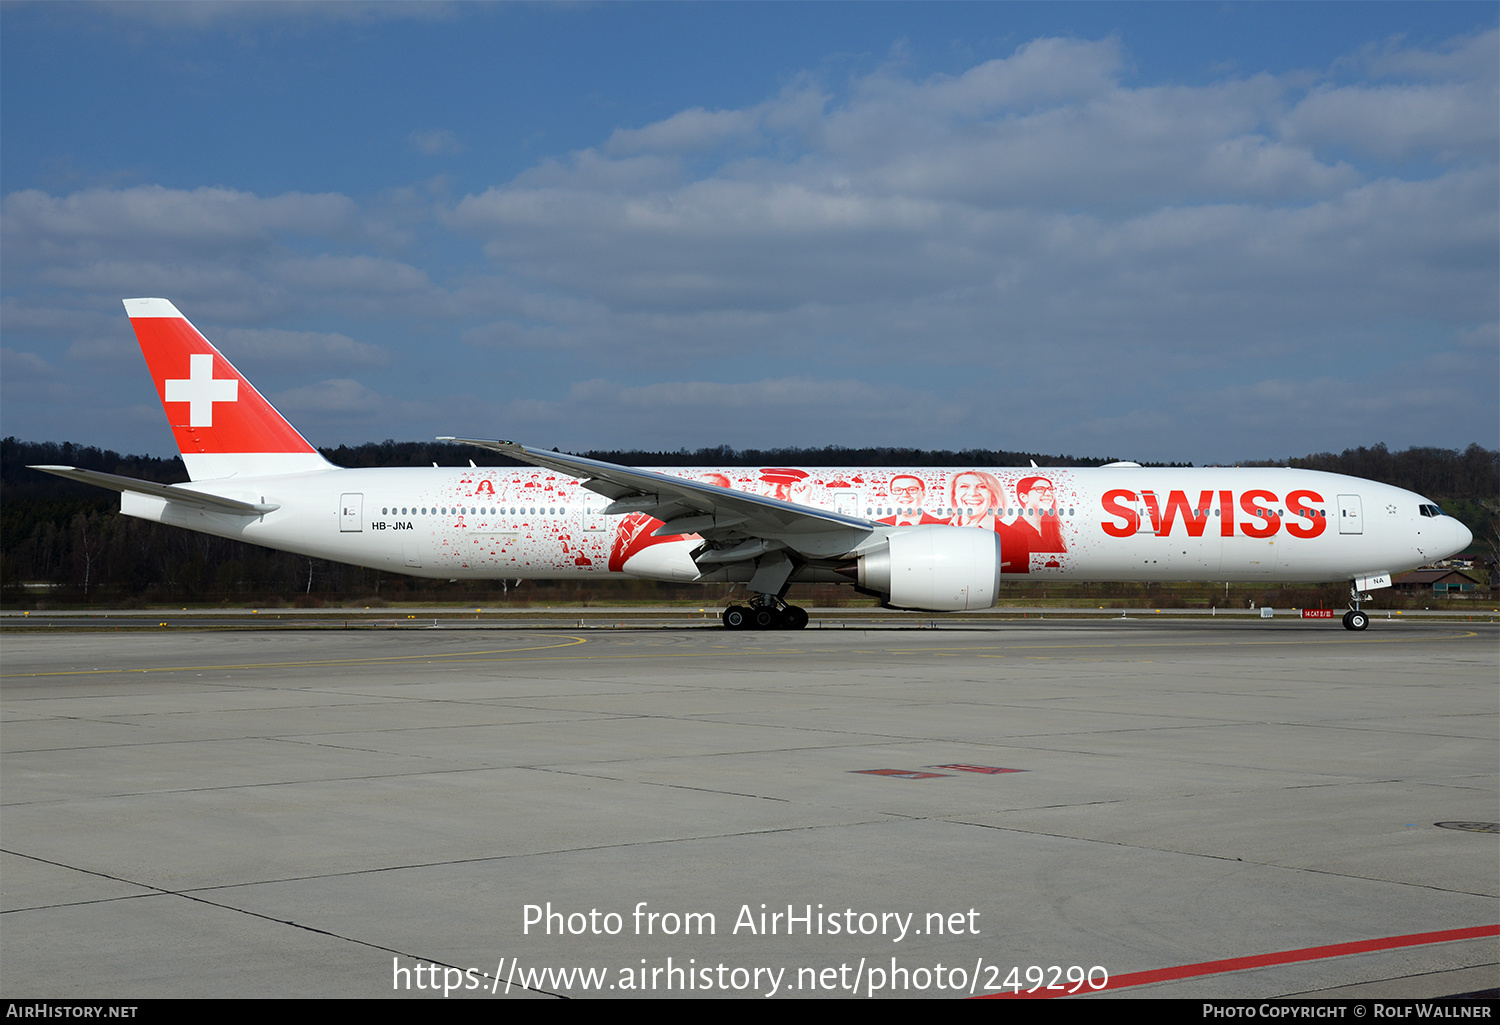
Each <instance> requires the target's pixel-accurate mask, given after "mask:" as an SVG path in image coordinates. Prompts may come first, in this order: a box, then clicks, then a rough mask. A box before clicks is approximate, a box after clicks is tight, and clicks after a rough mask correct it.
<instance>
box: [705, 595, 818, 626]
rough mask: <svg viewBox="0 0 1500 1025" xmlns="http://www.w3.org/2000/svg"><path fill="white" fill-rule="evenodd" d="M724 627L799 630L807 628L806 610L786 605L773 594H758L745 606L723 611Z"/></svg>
mask: <svg viewBox="0 0 1500 1025" xmlns="http://www.w3.org/2000/svg"><path fill="white" fill-rule="evenodd" d="M724 626H725V627H726V628H727V629H730V630H801V629H802V628H804V627H805V626H807V610H806V609H804V608H801V607H800V606H797V605H788V604H787V603H786V602H784V601H782V600H781V599H780V598H778V597H776V596H775V595H774V594H758V595H756V596H755V597H754V598H751V599H750V601H749V602H748V603H747V604H744V605H731V606H729V608H727V609H725V610H724Z"/></svg>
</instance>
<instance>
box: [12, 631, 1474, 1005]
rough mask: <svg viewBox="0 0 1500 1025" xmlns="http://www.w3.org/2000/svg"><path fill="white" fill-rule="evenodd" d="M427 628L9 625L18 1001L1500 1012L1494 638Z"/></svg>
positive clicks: (1453, 634)
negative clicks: (550, 1000)
mask: <svg viewBox="0 0 1500 1025" xmlns="http://www.w3.org/2000/svg"><path fill="white" fill-rule="evenodd" d="M290 611H291V610H283V612H282V614H289V613H290ZM407 614H408V613H406V612H402V613H401V614H400V615H401V616H403V617H404V616H405V615H407ZM152 615H156V613H152ZM381 615H382V616H384V617H385V618H387V619H389V620H390V621H392V622H394V621H395V619H396V615H395V614H394V613H392V612H389V611H382V612H381ZM572 615H573V613H572V612H568V613H564V614H563V615H562V619H563V620H566V619H567V618H568V617H569V616H572ZM430 618H437V619H438V622H436V623H431V624H425V625H424V626H423V627H422V628H420V629H418V628H416V627H415V621H413V623H412V624H406V625H405V628H402V629H391V628H380V627H379V626H378V625H371V624H370V623H356V624H355V626H353V627H351V628H349V629H347V630H346V629H301V630H292V629H285V628H283V629H275V628H272V629H265V628H259V629H252V628H247V627H245V626H243V625H242V624H239V623H233V624H225V625H227V626H232V627H233V628H232V629H224V628H222V627H221V628H219V629H210V628H207V627H205V626H203V625H202V624H201V623H199V622H197V621H196V620H195V621H194V624H192V625H189V624H188V623H187V622H186V621H183V622H181V623H178V624H176V625H168V626H166V627H159V626H158V627H151V626H150V625H149V624H144V625H143V624H142V623H139V622H133V621H132V622H131V623H128V624H126V628H125V629H121V630H115V629H113V627H110V628H107V629H101V628H99V627H98V626H97V624H94V625H84V626H83V628H82V629H69V628H67V626H66V625H57V626H46V625H41V626H38V625H36V624H31V625H30V626H28V627H27V628H25V629H12V630H8V631H7V634H6V636H5V639H4V643H3V654H0V672H3V676H0V980H3V988H4V990H5V995H6V996H8V997H26V998H48V997H58V998H62V997H80V996H107V997H110V998H117V999H140V998H152V997H188V996H210V997H216V996H225V997H229V996H235V997H274V996H342V997H378V996H390V995H397V996H411V997H425V998H431V997H433V996H434V989H433V988H432V987H434V986H435V987H437V989H436V993H437V995H438V996H439V998H441V993H442V991H443V988H444V985H445V984H446V985H448V986H450V987H457V988H456V989H453V991H452V993H451V997H450V998H458V997H462V996H470V997H476V996H478V997H483V998H486V999H501V998H503V997H504V996H505V995H506V994H507V993H508V996H509V998H512V999H514V998H518V997H546V996H555V995H566V996H575V997H576V996H585V995H603V996H606V997H622V996H626V997H628V996H634V995H647V996H669V995H670V996H683V995H685V996H691V997H702V996H721V995H730V996H752V995H753V996H762V997H764V996H767V995H769V994H771V993H773V992H774V994H775V996H777V997H786V996H814V995H820V996H850V995H853V994H855V993H858V995H860V996H865V995H874V996H913V997H927V998H932V997H952V996H964V995H978V994H984V993H986V992H989V993H994V992H1001V991H1008V990H1006V987H1005V984H1006V982H1007V981H1008V980H1009V981H1012V982H1014V983H1016V984H1019V985H1020V986H1022V987H1023V988H1027V987H1030V986H1031V985H1033V984H1034V982H1035V981H1036V980H1037V979H1038V978H1040V979H1041V980H1042V981H1043V982H1044V983H1056V984H1059V985H1062V986H1064V987H1065V988H1074V987H1076V988H1078V989H1079V990H1080V991H1081V992H1082V993H1089V992H1090V988H1089V985H1088V984H1089V983H1090V982H1099V981H1101V980H1102V977H1103V973H1107V974H1108V976H1109V977H1110V979H1111V980H1114V981H1113V984H1112V985H1113V986H1114V987H1116V988H1110V989H1107V990H1105V991H1104V992H1102V993H1098V994H1095V997H1096V998H1107V997H1109V996H1120V997H1130V996H1157V997H1159V996H1168V997H1194V998H1201V997H1210V996H1212V997H1244V998H1255V999H1259V998H1273V997H1294V996H1304V997H1381V998H1402V997H1406V998H1425V997H1437V996H1443V995H1450V994H1458V993H1469V992H1473V991H1477V990H1484V989H1489V988H1493V987H1495V986H1497V985H1500V938H1497V935H1496V933H1497V930H1496V928H1495V926H1496V925H1497V924H1500V900H1497V896H1500V894H1497V891H1500V835H1497V834H1496V833H1495V832H1494V831H1493V830H1494V828H1495V827H1494V824H1495V822H1496V821H1497V820H1500V798H1497V784H1496V775H1497V768H1500V701H1497V686H1496V683H1497V665H1496V663H1497V644H1496V641H1497V636H1500V631H1497V628H1496V627H1495V626H1494V625H1493V624H1490V623H1467V622H1463V623H1458V622H1426V621H1421V620H1416V619H1412V618H1409V617H1408V618H1404V619H1402V620H1390V621H1387V620H1381V619H1377V620H1376V621H1375V622H1374V623H1373V624H1372V626H1371V628H1370V629H1369V631H1367V632H1366V633H1363V634H1352V633H1348V632H1346V631H1344V630H1342V629H1340V627H1339V625H1338V621H1337V620H1334V621H1332V622H1328V621H1323V622H1317V621H1311V622H1302V621H1298V620H1293V619H1289V618H1276V619H1271V620H1261V619H1247V618H1245V617H1238V618H1235V619H1228V618H1224V617H1219V618H1212V619H1206V620H1205V619H1199V620H1196V621H1182V620H1162V619H1153V618H1150V617H1141V616H1129V617H1127V618H1124V619H1120V618H1110V619H1093V620H1066V619H1059V618H1055V617H1054V618H1050V619H1045V620H1035V621H1031V620H1020V621H1017V620H1015V619H1014V618H1009V617H1007V618H1006V619H1004V620H1001V619H992V620H989V621H985V622H977V623H960V622H956V621H953V620H947V619H945V620H942V621H940V622H939V623H938V624H937V628H936V629H934V628H930V627H927V628H923V625H922V621H921V619H920V618H918V619H916V620H913V621H909V622H907V621H902V622H897V621H895V620H889V619H886V620H880V619H878V618H877V619H862V618H861V617H860V616H858V615H853V616H847V617H844V618H843V619H839V618H838V617H837V616H833V615H832V614H830V617H828V618H825V619H824V620H823V621H822V622H821V624H820V625H821V627H822V628H820V629H809V630H807V631H800V632H773V633H742V632H729V631H725V630H722V629H703V628H699V627H701V626H707V625H708V623H707V621H705V622H704V623H701V624H696V625H695V624H693V623H690V622H676V623H673V622H671V621H670V617H668V618H667V619H666V620H663V621H660V622H654V623H640V622H637V623H635V624H631V623H630V622H628V621H627V620H626V618H624V617H620V616H616V617H614V618H615V622H614V625H608V626H607V625H606V623H605V622H603V621H602V620H601V621H592V620H590V621H589V622H587V623H585V625H583V626H581V627H575V628H572V629H569V628H567V627H566V626H560V627H558V628H551V629H548V628H539V627H537V626H536V625H534V623H533V624H528V623H525V622H521V623H517V622H508V623H503V624H502V623H490V624H488V625H490V626H491V627H493V628H492V629H488V630H485V629H476V628H477V627H481V626H483V625H485V624H484V623H483V621H482V620H477V619H476V620H473V621H471V622H470V623H468V624H467V625H466V624H464V623H463V622H462V621H461V620H457V619H451V618H450V619H449V620H448V621H446V622H445V621H443V618H444V617H430ZM577 618H578V620H579V622H580V623H584V620H585V618H586V617H584V616H583V615H582V614H581V613H580V614H579V615H578V617H577ZM603 618H604V619H608V618H609V617H603ZM309 619H310V620H311V619H312V617H309ZM59 621H60V620H59ZM159 622H169V624H170V623H171V620H170V619H169V618H167V617H163V618H162V619H161V620H159ZM283 622H285V621H283ZM317 622H318V623H321V624H322V625H323V626H325V627H326V626H327V625H328V623H329V622H330V621H329V620H328V619H327V618H326V617H325V618H323V619H319V620H317ZM11 625H13V623H12V621H11V620H8V621H7V626H11ZM116 625H118V624H116ZM254 625H255V624H250V626H252V627H253V626H254ZM397 625H401V624H397ZM1439 823H1443V825H1439ZM762 905H764V907H762ZM763 914H764V916H765V917H764V918H763V917H762V915H763ZM777 914H779V915H780V917H779V918H777V917H774V916H776V915H777ZM653 916H655V917H653ZM1272 955H1275V956H1272ZM432 965H438V966H439V967H438V968H437V969H433V968H432V967H431V966H432ZM1054 966H1056V972H1055V974H1054ZM1013 969H1014V970H1015V971H1014V973H1013V972H1012V970H1013ZM590 973H592V974H590ZM497 977H498V981H496V978H497ZM1075 979H1077V980H1080V981H1078V982H1075V981H1073V980H1075ZM491 990H493V993H492V992H491Z"/></svg>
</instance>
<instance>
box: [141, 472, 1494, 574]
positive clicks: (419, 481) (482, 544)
mask: <svg viewBox="0 0 1500 1025" xmlns="http://www.w3.org/2000/svg"><path fill="white" fill-rule="evenodd" d="M660 472H662V473H666V474H669V475H671V476H675V477H680V478H683V479H685V480H695V481H710V482H713V483H722V482H723V481H726V480H727V481H728V482H729V485H730V487H731V488H732V489H733V490H736V491H747V492H752V493H756V494H761V495H769V496H772V497H775V498H779V499H783V500H785V501H790V502H793V503H796V504H798V505H801V506H806V507H810V508H814V509H823V510H830V511H835V512H839V513H842V514H844V515H848V516H854V517H859V518H861V519H864V520H867V521H869V523H870V525H869V527H868V529H867V530H866V531H863V532H859V531H856V532H854V534H852V535H850V537H849V538H848V539H846V540H841V541H840V542H839V545H838V547H840V548H842V549H843V551H842V552H830V551H817V552H807V553H803V554H806V555H807V556H808V557H809V558H810V559H821V560H823V563H822V566H821V568H818V567H812V566H807V567H804V568H803V569H801V570H799V572H798V574H797V575H794V576H793V579H794V580H842V579H843V578H841V577H838V576H836V575H832V573H831V571H830V570H829V569H828V568H827V562H828V560H830V559H837V558H838V557H839V556H840V555H842V554H845V553H852V552H854V551H855V550H856V549H857V548H859V547H860V546H861V545H862V544H865V543H867V542H869V541H871V540H877V541H878V540H879V539H880V538H882V537H885V536H888V535H890V534H894V533H899V532H901V531H904V530H908V529H912V528H913V527H914V526H916V525H917V524H919V523H923V524H939V523H941V524H952V525H956V526H971V527H974V528H975V529H985V530H993V531H996V532H997V533H1000V534H1001V536H1002V545H1006V544H1011V543H1014V544H1015V545H1017V546H1024V552H1023V556H1022V557H1021V558H1019V559H1017V560H1013V561H1012V562H1010V563H1008V564H1007V568H1006V570H1005V574H1004V575H1005V576H1006V577H1007V578H1015V579H1025V578H1030V579H1049V578H1055V579H1073V580H1093V581H1114V580H1122V581H1125V580H1135V581H1174V580H1231V581H1254V580H1266V581H1307V582H1315V581H1329V580H1338V579H1351V578H1358V577H1362V576H1373V575H1378V574H1390V573H1396V572H1400V571H1403V570H1406V569H1409V568H1412V567H1414V566H1419V565H1423V564H1426V563H1429V562H1432V561H1434V560H1436V559H1439V558H1443V557H1446V556H1448V555H1451V554H1453V553H1454V552H1456V551H1458V550H1460V549H1461V548H1462V547H1464V546H1465V545H1466V544H1468V542H1469V539H1470V535H1469V533H1468V531H1467V530H1466V529H1465V528H1464V527H1463V526H1462V524H1459V523H1458V522H1457V521H1455V520H1453V519H1452V518H1451V517H1448V516H1443V515H1434V514H1432V512H1424V508H1425V509H1426V510H1434V509H1435V507H1433V506H1432V505H1431V503H1430V502H1428V501H1427V500H1426V499H1423V498H1422V497H1421V496H1418V495H1415V494H1413V493H1411V492H1409V491H1404V490H1401V489H1399V488H1395V487H1391V486H1389V485H1385V484H1378V483H1374V482H1372V481H1367V480H1360V479H1357V478H1353V477H1344V476H1340V475H1337V474H1330V473H1321V472H1315V471H1308V470H1289V469H1263V468H1223V469H1216V468H1207V469H1152V468H1146V467H1133V466H1131V467H1100V468H1092V469H1042V470H1038V469H1036V468H1024V469H1023V468H999V469H994V468H991V469H986V470H982V471H981V470H963V469H960V468H941V469H934V468H919V469H914V470H905V469H902V470H896V469H873V468H857V467H846V468H829V467H809V468H806V469H805V470H787V469H786V468H777V469H775V470H763V469H756V468H748V467H713V468H691V469H689V468H664V469H662V470H661V471H660ZM1038 478H1042V479H1044V480H1045V481H1046V482H1047V484H1048V485H1049V486H1050V487H1049V492H1050V493H1049V494H1047V495H1046V496H1045V500H1044V501H1038V500H1037V499H1036V497H1035V494H1034V493H1039V488H1038V487H1037V485H1036V483H1035V482H1036V480H1037V479H1038ZM980 480H987V481H988V484H987V485H984V487H987V488H988V490H986V491H983V494H982V495H981V496H979V497H976V490H982V489H979V488H978V485H977V484H976V482H977V481H980ZM913 481H915V482H918V483H913ZM918 484H920V487H919V486H918ZM185 487H189V488H191V489H192V490H194V491H199V492H206V493H210V494H214V495H219V496H223V497H227V498H234V499H238V500H243V501H247V502H252V503H259V504H262V505H266V504H270V505H275V506H277V508H276V509H274V510H273V511H271V512H267V513H264V514H262V515H258V516H250V515H243V514H233V513H220V512H214V511H208V510H204V509H202V508H199V507H195V506H192V505H188V504H180V503H176V502H171V501H168V500H164V499H161V498H156V497H151V496H149V495H143V494H137V493H130V492H126V493H125V494H124V495H123V496H122V502H121V511H122V512H124V513H126V514H128V515H131V516H138V517H142V518H144V519H150V520H156V521H159V522H162V523H168V524H172V525H175V526H181V527H186V528H189V529H192V530H199V531H204V532H206V533H210V534H217V535H220V536H223V537H230V538H236V539H239V540H243V541H247V542H251V543H254V544H260V545H265V546H266V547H270V548H276V549H282V550H286V551H291V552H296V553H299V554H302V555H308V556H314V557H317V558H324V559H330V560H334V561H338V562H346V563H351V564H355V565H360V566H367V567H370V568H373V569H381V570H388V571H391V572H394V573H405V574H410V575H413V576H424V577H442V578H486V579H498V578H533V579H545V578H570V577H571V578H578V577H602V576H608V575H612V574H615V575H624V576H630V577H641V578H650V579H658V580H737V579H746V578H747V577H748V574H749V572H750V569H749V568H748V567H738V568H737V567H736V566H733V565H729V566H724V567H720V568H717V569H714V570H712V571H710V572H703V571H700V568H699V567H698V566H696V565H695V564H694V562H693V560H692V558H691V557H690V555H689V553H690V552H692V551H693V549H695V548H696V547H697V546H698V544H699V540H698V539H697V538H696V537H694V536H686V537H684V536H677V537H669V538H654V537H652V536H651V533H652V530H653V529H654V528H655V527H658V526H660V524H659V522H657V521H655V520H649V519H648V518H646V517H644V516H643V515H641V514H634V515H610V516H606V515H604V514H603V513H602V510H603V509H604V508H605V507H606V506H607V505H608V504H609V500H608V499H606V498H604V497H601V496H600V495H597V494H595V493H593V492H591V491H589V490H587V489H585V488H584V487H582V486H581V483H580V481H579V480H577V479H575V478H573V477H569V476H566V475H564V474H560V473H556V472H554V471H551V470H547V469H541V468H535V467H527V468H521V469H511V468H494V467H479V468H462V469H459V468H441V467H431V468H398V469H352V470H346V469H328V470H322V471H319V472H312V473H298V474H289V475H284V476H268V477H254V478H245V477H237V478H229V479H225V480H217V481H201V480H200V481H196V482H194V483H193V484H191V485H186V486H185ZM1021 487H1029V488H1030V491H1031V492H1032V493H1026V492H1023V491H1021V490H1018V489H1019V488H1021ZM1023 494H1024V495H1025V498H1026V501H1025V503H1024V504H1023V501H1022V498H1021V496H1022V495H1023ZM881 520H887V521H893V522H886V523H881V522H879V521H881ZM793 549H794V550H795V545H794V546H793ZM1016 550H1018V551H1021V550H1022V548H1021V547H1017V549H1016Z"/></svg>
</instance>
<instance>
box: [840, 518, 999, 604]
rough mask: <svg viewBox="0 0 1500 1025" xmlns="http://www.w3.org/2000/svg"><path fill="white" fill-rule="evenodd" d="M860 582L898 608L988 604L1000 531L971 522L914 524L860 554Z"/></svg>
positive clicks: (994, 590)
mask: <svg viewBox="0 0 1500 1025" xmlns="http://www.w3.org/2000/svg"><path fill="white" fill-rule="evenodd" d="M859 585H860V586H861V587H863V588H865V589H867V590H870V591H878V592H879V593H881V594H884V595H887V596H888V597H887V601H888V602H889V603H890V604H891V605H894V606H896V607H897V608H901V609H922V610H923V611H928V612H962V611H965V610H967V609H987V608H989V607H991V606H992V605H994V604H995V599H996V597H997V596H998V595H999V593H1000V535H999V534H996V533H995V532H994V531H990V530H978V529H975V528H973V527H947V526H932V527H914V528H912V529H911V530H908V531H905V532H903V533H900V534H892V535H890V537H888V538H887V539H886V545H885V547H884V548H881V549H879V550H878V551H874V552H870V553H869V554H867V555H862V556H860V558H859Z"/></svg>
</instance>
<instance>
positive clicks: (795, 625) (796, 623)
mask: <svg viewBox="0 0 1500 1025" xmlns="http://www.w3.org/2000/svg"><path fill="white" fill-rule="evenodd" d="M781 625H782V626H784V627H786V628H787V629H788V630H802V629H805V628H806V627H807V610H806V609H804V608H802V607H800V606H797V605H788V606H787V607H786V611H785V612H783V613H782V614H781Z"/></svg>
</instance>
